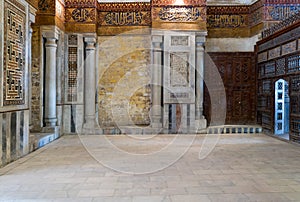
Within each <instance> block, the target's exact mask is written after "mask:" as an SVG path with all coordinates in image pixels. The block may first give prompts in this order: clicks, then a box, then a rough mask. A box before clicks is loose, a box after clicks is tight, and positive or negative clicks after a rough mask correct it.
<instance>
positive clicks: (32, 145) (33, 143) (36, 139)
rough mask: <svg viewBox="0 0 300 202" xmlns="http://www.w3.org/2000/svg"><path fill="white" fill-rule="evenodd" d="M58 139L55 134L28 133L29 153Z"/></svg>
mask: <svg viewBox="0 0 300 202" xmlns="http://www.w3.org/2000/svg"><path fill="white" fill-rule="evenodd" d="M58 137H59V135H58V134H57V133H30V136H29V151H30V152H32V151H34V150H37V149H38V148H41V147H43V146H45V145H47V144H49V143H50V142H52V141H54V140H56V139H57V138H58Z"/></svg>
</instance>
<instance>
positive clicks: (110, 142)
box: [0, 134, 300, 202]
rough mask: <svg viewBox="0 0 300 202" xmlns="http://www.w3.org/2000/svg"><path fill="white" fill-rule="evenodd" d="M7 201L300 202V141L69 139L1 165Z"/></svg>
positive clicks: (0, 194) (0, 197) (0, 184)
mask: <svg viewBox="0 0 300 202" xmlns="http://www.w3.org/2000/svg"><path fill="white" fill-rule="evenodd" d="M0 201H64V202H65V201H80V202H82V201H101V202H102V201H117V202H123V201H134V202H136V201H141V202H144V201H149V202H156V201H173V202H177V201H180V202H181V201H182V202H192V201H197V202H199V201H200V202H202V201H222V202H225V201H230V202H233V201H300V146H298V145H295V144H291V143H287V142H283V141H280V140H278V139H276V138H272V137H269V136H265V135H263V134H251V135H243V134H236V135H222V136H220V137H219V136H217V135H215V136H213V135H212V136H209V137H208V136H204V135H199V136H194V135H180V136H179V135H178V136H177V135H160V136H153V137H152V136H77V135H74V136H63V137H61V138H60V139H58V140H57V141H54V142H53V143H50V144H49V145H46V146H45V147H43V148H41V149H39V150H37V151H35V152H33V153H31V154H29V155H27V156H25V157H24V158H22V159H20V160H18V161H15V162H13V163H11V164H9V165H8V166H6V167H4V168H1V169H0Z"/></svg>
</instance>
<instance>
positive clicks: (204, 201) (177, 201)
mask: <svg viewBox="0 0 300 202" xmlns="http://www.w3.org/2000/svg"><path fill="white" fill-rule="evenodd" d="M170 198H171V200H172V202H183V201H191V202H194V201H195V202H197V201H201V202H211V200H210V199H209V197H208V195H195V194H193V195H172V196H170Z"/></svg>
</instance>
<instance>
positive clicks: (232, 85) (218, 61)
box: [204, 52, 256, 124]
mask: <svg viewBox="0 0 300 202" xmlns="http://www.w3.org/2000/svg"><path fill="white" fill-rule="evenodd" d="M209 56H210V57H211V59H212V60H213V61H214V63H215V65H216V67H217V68H218V70H219V73H220V75H221V77H222V79H223V83H224V87H225V91H226V102H227V110H226V111H227V112H226V124H253V123H255V121H256V120H255V113H256V110H255V107H256V101H255V94H256V93H255V86H256V84H255V82H256V76H255V67H254V60H253V56H254V54H253V53H247V52H246V53H209ZM204 108H205V116H206V118H207V119H208V120H210V110H211V107H210V98H209V93H208V91H207V89H206V90H205V100H204Z"/></svg>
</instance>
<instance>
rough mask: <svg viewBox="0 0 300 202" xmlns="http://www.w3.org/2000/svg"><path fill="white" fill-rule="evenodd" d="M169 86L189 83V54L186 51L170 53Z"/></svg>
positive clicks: (185, 85)
mask: <svg viewBox="0 0 300 202" xmlns="http://www.w3.org/2000/svg"><path fill="white" fill-rule="evenodd" d="M170 68H171V72H170V73H171V76H170V80H171V86H172V87H187V86H188V84H189V54H188V53H171V54H170Z"/></svg>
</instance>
